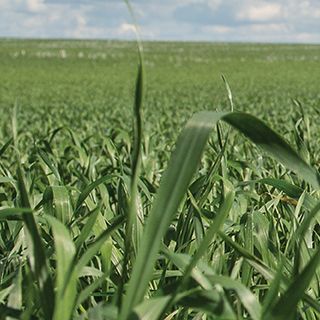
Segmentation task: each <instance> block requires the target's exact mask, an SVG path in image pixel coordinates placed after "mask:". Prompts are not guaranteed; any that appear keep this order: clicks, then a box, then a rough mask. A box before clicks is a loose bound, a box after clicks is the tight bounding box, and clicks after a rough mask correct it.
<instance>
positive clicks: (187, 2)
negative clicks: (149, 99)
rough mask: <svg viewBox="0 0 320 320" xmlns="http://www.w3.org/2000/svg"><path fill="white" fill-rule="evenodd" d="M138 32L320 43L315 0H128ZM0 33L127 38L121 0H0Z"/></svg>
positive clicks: (319, 0) (318, 0)
mask: <svg viewBox="0 0 320 320" xmlns="http://www.w3.org/2000/svg"><path fill="white" fill-rule="evenodd" d="M131 3H132V6H133V8H134V11H135V12H136V16H137V20H138V23H139V25H140V28H141V33H142V37H143V38H144V39H150V40H199V41H200V40H206V41H258V42H303V43H320V0H278V1H272V0H271V1H262V0H132V1H131ZM0 37H29V38H30V37H32V38H95V39H96V38H106V39H110V38H111V39H114V38H117V39H132V38H133V32H132V20H131V19H130V16H129V14H128V11H127V9H126V7H125V5H124V4H123V1H122V0H0Z"/></svg>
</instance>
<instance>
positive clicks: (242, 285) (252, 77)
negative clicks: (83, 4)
mask: <svg viewBox="0 0 320 320" xmlns="http://www.w3.org/2000/svg"><path fill="white" fill-rule="evenodd" d="M319 49H320V47H319V46H311V45H262V44H261V45H260V44H255V45H253V44H208V43H146V44H145V50H144V51H145V52H144V58H145V62H144V73H143V72H142V69H141V65H140V68H138V65H139V64H138V57H137V50H136V44H135V43H131V42H114V41H109V42H107V41H105V42H102V41H101V42H100V41H35V40H30V41H16V40H15V41H14V40H1V41H0V71H1V72H0V110H1V115H2V116H1V122H0V128H1V130H0V279H1V280H0V281H1V282H0V319H2V318H3V319H6V318H7V319H12V318H13V319H56V320H58V319H96V320H99V319H122V320H125V319H242V318H247V319H248V318H249V319H307V320H309V319H310V320H316V319H319V315H320V300H319V292H320V269H319V263H320V249H319V242H320V238H319V235H320V229H319V223H318V222H319V219H320V214H319V213H318V211H319V210H320V202H319V192H318V189H319V184H320V180H319V174H318V169H319V164H320V159H319V139H320V134H319V130H318V126H317V124H318V117H319V110H320V109H319V107H320V91H319V80H320V68H319V60H320V54H319V52H320V50H319ZM221 74H224V75H225V77H226V78H227V82H226V81H224V80H225V79H224V78H223V77H221ZM228 83H229V85H230V87H231V89H230V88H229V85H228ZM143 97H144V99H142V98H143ZM200 111H204V112H200ZM199 112H200V113H199ZM193 114H195V115H193ZM188 119H191V120H189V121H188ZM259 119H260V120H259ZM140 120H141V121H140ZM261 120H264V122H262V121H261ZM264 123H266V124H267V125H268V126H267V125H265V124H264ZM184 127H185V129H183V128H184ZM270 128H272V129H270ZM274 131H277V132H278V133H279V135H278V134H275V133H274ZM240 133H243V135H242V134H240ZM248 138H249V139H248ZM285 141H286V142H285ZM172 150H175V151H174V152H173V153H172ZM294 150H297V151H294Z"/></svg>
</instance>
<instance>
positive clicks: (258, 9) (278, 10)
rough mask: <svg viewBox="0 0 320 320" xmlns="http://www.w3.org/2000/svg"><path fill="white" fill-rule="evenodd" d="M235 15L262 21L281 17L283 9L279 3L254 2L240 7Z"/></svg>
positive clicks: (244, 18) (243, 18) (240, 17)
mask: <svg viewBox="0 0 320 320" xmlns="http://www.w3.org/2000/svg"><path fill="white" fill-rule="evenodd" d="M237 16H238V18H239V19H242V20H246V19H247V20H250V21H260V22H264V21H270V20H276V19H279V18H281V17H282V16H283V10H282V6H281V5H280V4H279V3H256V4H252V5H249V6H245V7H244V8H242V10H241V11H240V12H239V13H238V15H237Z"/></svg>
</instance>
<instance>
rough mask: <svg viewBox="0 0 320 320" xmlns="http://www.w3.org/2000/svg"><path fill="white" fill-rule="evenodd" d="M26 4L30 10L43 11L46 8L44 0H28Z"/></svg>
mask: <svg viewBox="0 0 320 320" xmlns="http://www.w3.org/2000/svg"><path fill="white" fill-rule="evenodd" d="M26 6H27V9H28V10H29V11H30V12H41V11H43V10H45V8H46V5H45V4H44V1H43V0H26Z"/></svg>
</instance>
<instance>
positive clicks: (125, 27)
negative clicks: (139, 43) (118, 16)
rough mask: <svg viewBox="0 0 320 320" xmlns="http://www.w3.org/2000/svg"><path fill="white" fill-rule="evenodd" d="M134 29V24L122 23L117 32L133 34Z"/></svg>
mask: <svg viewBox="0 0 320 320" xmlns="http://www.w3.org/2000/svg"><path fill="white" fill-rule="evenodd" d="M135 31H136V29H135V26H134V25H133V24H130V23H122V24H121V25H120V27H119V29H118V33H119V34H122V35H127V34H134V33H135Z"/></svg>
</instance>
